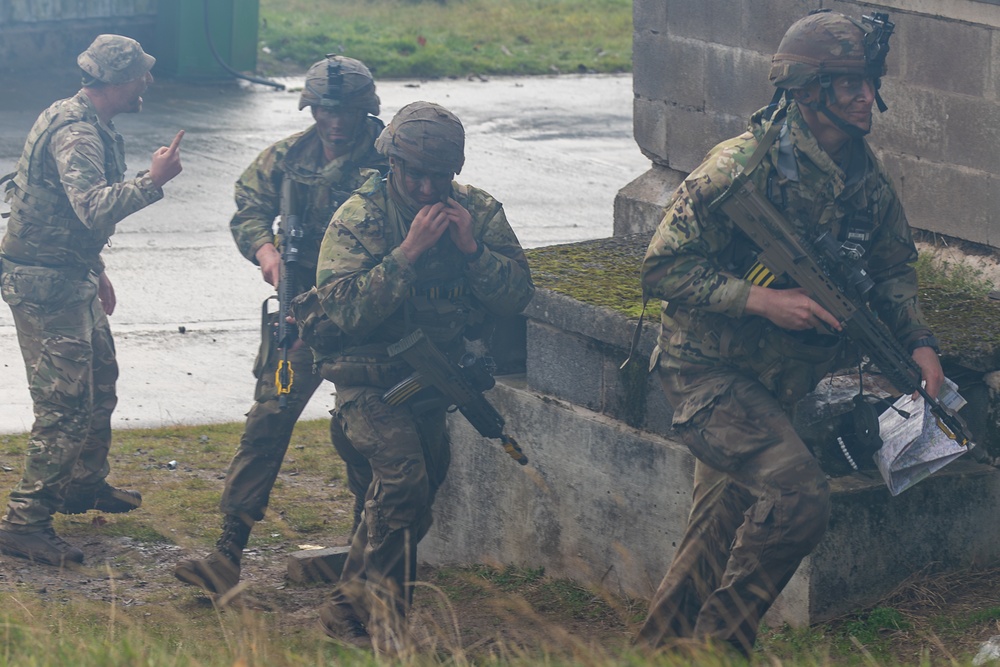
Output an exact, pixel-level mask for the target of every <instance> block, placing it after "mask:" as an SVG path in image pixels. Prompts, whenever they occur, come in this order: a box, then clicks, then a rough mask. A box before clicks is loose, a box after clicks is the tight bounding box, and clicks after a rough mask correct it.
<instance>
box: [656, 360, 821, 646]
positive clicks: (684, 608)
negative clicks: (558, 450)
mask: <svg viewBox="0 0 1000 667" xmlns="http://www.w3.org/2000/svg"><path fill="white" fill-rule="evenodd" d="M660 379H661V381H662V385H663V389H664V391H665V392H666V395H667V400H668V401H669V402H671V403H673V402H677V401H681V400H683V397H684V395H685V393H686V392H689V391H692V392H700V391H703V387H702V385H704V384H709V385H716V384H722V385H724V386H725V387H726V389H725V390H724V391H723V392H722V394H721V395H720V396H719V398H718V400H717V402H716V403H714V404H713V405H712V406H711V407H708V408H706V409H704V410H702V411H701V412H700V413H698V415H697V416H696V417H695V418H694V419H692V420H691V421H690V422H688V423H686V424H684V425H683V426H682V427H680V429H679V435H680V436H681V439H682V440H683V441H684V443H685V444H686V445H687V446H688V447H689V448H690V449H691V451H692V452H693V453H694V454H695V456H697V457H698V460H697V461H696V463H695V475H694V493H693V502H692V508H691V514H690V516H689V518H688V524H687V528H686V529H685V532H684V537H683V538H682V539H681V542H680V544H679V545H678V547H677V552H676V554H675V556H674V559H673V562H672V563H671V564H670V569H669V570H668V571H667V574H666V576H665V577H664V578H663V581H662V583H661V584H660V586H659V589H658V590H657V591H656V594H655V595H654V596H653V600H652V602H651V604H650V610H649V615H648V617H647V618H646V621H645V623H644V624H643V625H642V628H641V629H640V630H639V635H638V638H637V643H638V644H640V645H641V646H643V647H646V648H650V649H655V648H658V647H660V646H669V644H670V640H671V639H676V638H684V637H696V638H699V639H704V640H712V641H719V642H727V643H729V644H731V645H732V646H733V647H734V648H736V649H737V650H738V651H740V652H742V653H744V654H749V653H750V651H751V650H752V649H753V645H754V641H755V640H756V637H757V628H758V626H759V625H760V620H761V618H762V617H763V616H764V613H765V612H766V611H767V610H768V609H769V608H770V606H771V604H772V603H773V602H774V600H775V598H776V597H777V596H778V593H780V592H781V590H782V589H783V588H784V587H785V585H786V584H787V583H788V580H789V579H791V577H792V575H793V574H794V573H795V570H796V568H798V566H799V563H800V562H801V561H802V559H803V558H804V557H805V556H806V555H808V554H809V553H810V552H811V551H812V550H813V549H814V548H815V546H816V545H817V544H818V543H819V540H820V538H821V537H822V536H823V533H824V532H825V531H826V525H827V520H828V518H829V514H830V500H829V495H830V489H829V485H828V483H827V480H826V475H825V474H824V473H823V472H822V471H821V470H820V468H819V464H818V463H817V461H816V459H815V458H813V456H812V454H811V453H810V452H809V450H808V449H807V448H806V446H805V444H804V443H803V442H802V440H801V439H799V437H798V435H796V433H795V430H794V429H793V428H792V424H791V422H790V420H789V419H788V417H787V416H786V414H785V413H784V412H783V411H782V408H781V406H780V405H779V404H778V402H777V401H776V400H775V399H774V397H773V396H772V395H771V394H770V393H769V392H768V391H767V390H765V389H764V388H763V387H762V386H761V384H760V383H759V382H757V381H755V380H754V379H753V378H750V377H746V376H740V375H736V374H733V373H731V372H729V371H727V370H725V369H719V370H718V371H716V372H710V373H704V374H699V375H694V376H685V375H683V374H681V373H678V372H677V371H674V370H669V369H663V370H662V371H661V373H660ZM748 508H749V509H748Z"/></svg>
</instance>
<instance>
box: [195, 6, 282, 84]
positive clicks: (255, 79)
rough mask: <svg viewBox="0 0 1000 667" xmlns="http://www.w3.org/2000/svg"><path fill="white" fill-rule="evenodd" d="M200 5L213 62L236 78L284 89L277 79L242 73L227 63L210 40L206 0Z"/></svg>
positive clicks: (210, 32) (210, 33)
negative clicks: (202, 9) (271, 79)
mask: <svg viewBox="0 0 1000 667" xmlns="http://www.w3.org/2000/svg"><path fill="white" fill-rule="evenodd" d="M201 6H202V7H203V8H204V10H205V40H206V41H207V42H208V50H209V51H211V52H212V57H213V58H215V62H217V63H219V65H220V66H221V67H222V69H224V70H226V71H227V72H229V73H230V74H232V75H233V76H235V77H236V78H237V79H244V80H246V81H252V82H253V83H259V84H263V85H265V86H271V87H273V88H277V89H278V90H284V89H285V84H283V83H278V82H277V81H270V80H268V79H262V78H260V77H256V76H250V75H249V74H244V73H243V72H237V71H236V70H234V69H233V68H232V67H230V66H229V64H228V63H226V62H225V61H223V60H222V56H220V55H219V52H218V51H216V50H215V44H214V43H213V42H212V31H211V30H209V29H208V0H203V1H202V3H201Z"/></svg>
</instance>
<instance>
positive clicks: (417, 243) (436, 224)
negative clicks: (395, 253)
mask: <svg viewBox="0 0 1000 667" xmlns="http://www.w3.org/2000/svg"><path fill="white" fill-rule="evenodd" d="M450 224H451V218H450V217H449V215H448V209H447V207H446V206H445V205H444V204H443V203H441V202H438V203H436V204H429V205H427V206H424V207H423V208H422V209H420V211H418V212H417V215H416V216H415V217H414V218H413V222H412V223H410V231H409V232H407V234H406V238H405V239H403V242H402V243H400V244H399V249H400V250H402V251H403V254H404V255H406V259H408V260H409V261H410V262H415V261H417V260H418V259H420V256H421V255H423V254H424V253H425V252H427V250H428V249H429V248H431V247H433V246H434V244H435V243H437V242H438V240H439V239H440V238H441V235H442V234H444V230H446V229H448V226H449V225H450ZM473 250H475V248H473Z"/></svg>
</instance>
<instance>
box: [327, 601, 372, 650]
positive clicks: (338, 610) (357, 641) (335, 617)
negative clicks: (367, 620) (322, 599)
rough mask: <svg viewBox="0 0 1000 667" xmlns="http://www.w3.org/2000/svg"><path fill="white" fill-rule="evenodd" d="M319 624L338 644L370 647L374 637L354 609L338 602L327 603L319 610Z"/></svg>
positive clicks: (363, 647) (362, 647)
mask: <svg viewBox="0 0 1000 667" xmlns="http://www.w3.org/2000/svg"><path fill="white" fill-rule="evenodd" d="M319 624H320V627H322V628H323V632H325V633H326V636H327V637H329V638H330V639H332V640H333V641H335V642H336V643H338V644H343V645H345V646H353V647H354V648H360V649H369V648H371V647H372V638H371V636H370V635H369V634H368V631H367V630H366V629H365V624H364V623H362V622H361V619H360V618H358V616H357V614H355V613H354V612H353V611H352V610H350V609H348V608H347V607H344V606H342V605H338V604H333V603H330V604H327V605H326V606H325V607H323V608H322V609H320V610H319Z"/></svg>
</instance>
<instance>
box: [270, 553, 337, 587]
mask: <svg viewBox="0 0 1000 667" xmlns="http://www.w3.org/2000/svg"><path fill="white" fill-rule="evenodd" d="M350 550H351V548H350V547H329V548H327V549H303V550H302V551H296V552H295V553H293V554H291V555H290V556H289V557H288V569H287V572H286V574H285V576H286V578H287V579H288V580H289V581H292V582H295V583H296V584H313V583H332V582H335V581H337V579H339V578H340V573H341V571H342V570H343V569H344V563H346V562H347V553H348V552H349V551H350Z"/></svg>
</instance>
